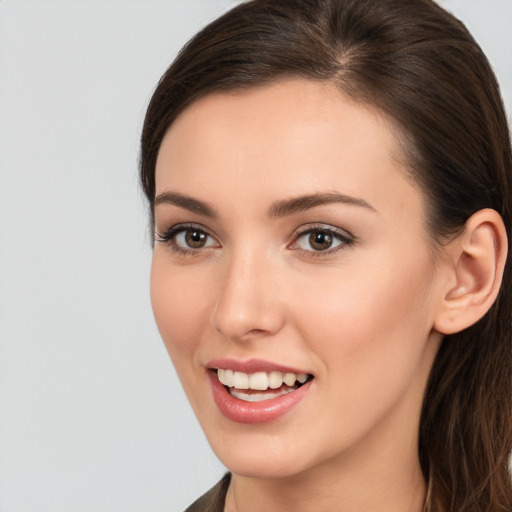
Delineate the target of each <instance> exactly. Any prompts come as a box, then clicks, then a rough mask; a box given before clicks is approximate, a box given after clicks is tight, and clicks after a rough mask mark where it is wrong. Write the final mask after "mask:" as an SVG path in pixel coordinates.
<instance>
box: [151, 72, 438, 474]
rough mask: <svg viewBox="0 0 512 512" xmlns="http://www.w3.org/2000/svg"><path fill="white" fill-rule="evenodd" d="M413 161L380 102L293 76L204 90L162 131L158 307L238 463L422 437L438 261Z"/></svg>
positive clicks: (353, 458)
mask: <svg viewBox="0 0 512 512" xmlns="http://www.w3.org/2000/svg"><path fill="white" fill-rule="evenodd" d="M402 161H403V159H402V155H401V153H400V150H399V147H398V144H397V142H396V140H395V137H394V130H393V127H392V125H391V123H389V122H388V121H386V119H385V118H384V117H382V116H381V115H379V114H378V113H377V112H376V111H375V110H373V109H371V108H369V107H366V106H364V105H362V104H357V103H354V102H352V101H350V100H349V99H347V98H346V97H345V96H343V95H342V93H340V92H339V91H338V90H337V89H335V88H334V86H331V85H321V84H318V83H314V82H310V81H304V80H298V79H296V80H286V81H282V82H279V83H276V84H273V85H269V86H265V87H261V88H256V89H254V90H251V91H249V92H247V91H246V92H235V93H229V94H227V93H223V94H220V93H219V94H212V95H209V96H207V97H205V98H203V99H200V100H198V101H197V102H196V103H194V104H193V105H192V106H190V107H188V108H187V109H186V110H185V111H184V112H183V113H182V114H181V115H180V116H179V118H178V119H177V120H176V121H175V122H174V124H173V125H172V126H171V128H170V129H169V131H168V133H167V134H166V136H165V138H164V140H163V143H162V146H161V149H160V153H159V156H158V162H157V166H156V197H157V199H156V207H155V216H156V233H157V234H156V240H157V241H156V243H155V249H154V256H153V265H152V272H151V298H152V304H153V309H154V314H155V318H156V322H157V324H158V327H159V330H160V333H161V335H162V338H163V340H164V342H165V345H166V347H167V350H168V352H169V354H170V356H171V359H172V361H173V363H174V365H175V367H176V371H177V372H178V375H179V377H180V379H181V382H182V384H183V387H184V389H185V392H186V394H187V396H188V399H189V401H190V403H191V404H192V407H193V409H194V411H195V413H196V415H197V417H198V419H199V422H200V423H201V426H202V428H203V429H204V431H205V433H206V436H207V437H208V440H209V442H210V444H211V446H212V448H213V449H214V451H215V452H216V453H217V455H218V456H219V458H220V459H221V460H222V461H223V463H224V464H225V465H226V466H227V467H228V468H229V469H231V470H232V471H234V472H235V473H237V474H241V475H246V476H260V477H286V476H291V475H295V474H299V473H302V472H304V471H308V470H313V469H314V468H317V469H318V468H321V467H325V466H326V465H329V464H333V463H334V464H345V465H348V466H347V467H349V466H350V465H351V464H361V463H363V462H364V461H365V460H373V463H375V461H376V460H381V461H385V463H386V464H389V462H390V460H398V461H400V460H401V458H403V457H410V454H411V451H412V452H413V453H414V454H416V451H417V449H416V446H417V430H418V424H419V415H420V409H421V402H422V397H423V394H424V390H425V386H426V381H427V378H428V373H429V371H430V368H431V365H432V362H433V359H434V357H435V354H436V352H437V349H438V346H439V343H440V335H439V334H438V333H436V332H435V331H434V330H433V327H432V326H433V322H434V316H435V314H436V308H437V307H438V303H439V296H440V289H441V284H442V271H441V270H440V267H439V265H435V264H434V262H433V260H432V256H431V251H429V248H428V243H429V242H428V236H427V234H426V231H425V228H424V217H425V208H424V203H423V199H422V195H421V193H420V191H419V190H418V189H417V188H416V186H415V185H414V184H413V182H412V181H411V179H410V178H409V177H408V175H407V169H406V168H405V166H404V164H403V163H402ZM218 369H221V370H224V371H222V372H220V374H221V375H220V378H221V379H222V382H221V381H220V380H219V376H218V373H219V372H217V370H218ZM286 374H291V375H286ZM283 379H284V382H283ZM301 381H305V383H302V382H301ZM248 386H249V387H250V388H256V389H247V387H248Z"/></svg>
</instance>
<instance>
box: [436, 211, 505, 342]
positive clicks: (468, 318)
mask: <svg viewBox="0 0 512 512" xmlns="http://www.w3.org/2000/svg"><path fill="white" fill-rule="evenodd" d="M446 249H447V253H448V259H449V261H448V262H447V263H448V264H447V267H446V269H447V274H446V277H447V279H446V280H444V281H443V282H444V283H445V284H444V285H443V286H444V288H443V289H442V295H441V297H442V298H441V302H440V304H439V309H438V310H437V312H436V317H435V321H434V328H435V329H436V330H437V331H438V332H440V333H442V334H453V333H456V332H460V331H462V330H464V329H466V328H467V327H469V326H471V325H473V324H474V323H476V322H477V321H478V320H480V318H482V317H483V316H484V315H485V313H487V311H488V310H489V309H490V307H491V306H492V304H493V303H494V300H495V299H496V296H497V295H498V291H499V289H500V286H501V281H502V279H503V269H504V267H505V261H506V257H507V249H508V243H507V232H506V229H505V226H504V224H503V219H502V218H501V216H500V215H499V214H498V213H497V212H496V211H495V210H490V209H484V210H479V211H478V212H476V213H475V214H474V215H472V216H471V217H470V218H469V219H468V221H467V222H466V225H465V229H464V231H463V232H462V234H461V235H460V236H458V237H457V238H456V239H455V240H454V241H453V242H451V243H450V244H449V245H448V246H447V247H446Z"/></svg>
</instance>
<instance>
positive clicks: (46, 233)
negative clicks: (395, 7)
mask: <svg viewBox="0 0 512 512" xmlns="http://www.w3.org/2000/svg"><path fill="white" fill-rule="evenodd" d="M235 3H236V2H234V1H229V0H167V1H164V0H97V1H95V0H61V1H59V0H32V1H30V0H0V512H60V511H62V512H117V511H119V512H121V511H123V512H135V511H141V512H142V511H144V512H161V511H167V512H179V511H181V510H183V509H184V508H185V507H186V506H187V505H188V504H189V503H191V502H192V501H193V500H194V499H195V498H196V497H197V496H199V495H200V494H201V493H202V492H204V491H205V490H206V489H207V488H209V487H210V486H211V485H212V484H213V483H214V482H215V481H216V480H217V479H218V478H219V477H220V476H221V474H222V472H223V471H224V468H223V467H222V465H221V464H220V463H219V462H218V461H217V460H216V458H215V456H214V455H213V454H212V453H211V452H210V450H209V448H208V445H207V443H206V441H205V439H204V436H203V435H202V433H201V430H200V428H199V426H198V425H197V423H196V421H195V418H194V417H193V415H192V413H191V411H190V410H189V407H188V404H187V403H186V400H185V398H184V396H183V394H182V391H181V387H180V384H179V382H178V381H177V379H176V377H175V375H174V372H173V369H172V366H171V364H170V361H169V359H168V356H167V353H166V352H165V349H164V347H163V344H162V342H161V341H160V338H159V335H158V332H157V330H156V328H155V326H154V323H153V318H152V313H151V307H150V303H149V293H148V274H149V265H150V258H151V251H150V244H149V239H148V237H147V231H146V213H145V211H144V207H143V202H142V198H141V193H140V191H139V189H138V185H137V154H138V138H139V133H140V128H141V124H142V119H143V115H144V109H145V106H146V105H147V102H148V100H149V97H150V94H151V91H152V90H153V88H154V86H155V84H156V82H157V80H158V78H159V77H160V75H161V74H162V73H163V71H164V70H165V69H166V67H167V66H168V64H169V63H170V61H171V60H172V58H173V56H174V55H175V54H176V52H177V50H178V49H179V48H180V46H181V45H182V44H183V43H184V42H185V41H186V40H187V39H188V38H189V37H190V36H191V35H192V34H193V33H195V32H196V31H197V29H198V28H200V27H201V26H203V25H204V24H205V23H206V22H207V21H209V20H211V19H212V18H214V17H215V16H217V15H218V14H219V13H221V12H223V11H224V10H225V9H226V8H227V7H228V6H230V5H234V4H235ZM444 5H446V6H447V7H448V8H450V9H452V10H453V11H454V12H455V13H456V14H457V15H458V16H459V17H461V18H462V19H463V20H464V21H465V22H466V23H467V25H468V26H469V28H470V29H471V30H472V31H473V33H474V35H475V36H476V38H477V40H478V41H479V42H480V43H481V45H482V47H483V48H484V50H485V51H486V52H487V54H488V56H489V58H490V60H491V62H492V64H493V66H494V67H495V70H496V72H497V75H498V77H499V79H500V82H501V85H502V88H503V94H504V97H505V101H506V104H507V108H508V111H509V113H510V112H511V111H512V31H511V30H510V27H512V0H485V1H483V0H459V1H445V2H444Z"/></svg>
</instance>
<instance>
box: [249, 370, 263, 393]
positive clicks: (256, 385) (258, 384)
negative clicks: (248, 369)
mask: <svg viewBox="0 0 512 512" xmlns="http://www.w3.org/2000/svg"><path fill="white" fill-rule="evenodd" d="M267 388H268V377H267V374H266V373H265V372H256V373H253V374H251V375H250V376H249V389H257V390H260V391H264V390H265V389H267Z"/></svg>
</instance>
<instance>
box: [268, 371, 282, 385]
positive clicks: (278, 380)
mask: <svg viewBox="0 0 512 512" xmlns="http://www.w3.org/2000/svg"><path fill="white" fill-rule="evenodd" d="M282 385H283V374H282V373H281V372H270V374H269V376H268V387H269V388H270V389H277V388H280V387H281V386H282Z"/></svg>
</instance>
